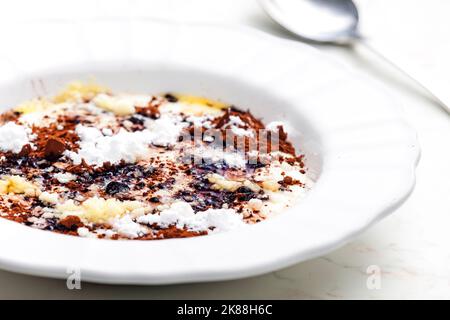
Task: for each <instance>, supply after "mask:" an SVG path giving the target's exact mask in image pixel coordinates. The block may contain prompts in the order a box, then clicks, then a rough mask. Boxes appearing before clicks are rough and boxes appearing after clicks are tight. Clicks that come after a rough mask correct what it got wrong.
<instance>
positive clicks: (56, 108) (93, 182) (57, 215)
mask: <svg viewBox="0 0 450 320" xmlns="http://www.w3.org/2000/svg"><path fill="white" fill-rule="evenodd" d="M290 131H292V129H291V128H289V126H288V125H285V124H283V123H281V122H271V123H268V124H264V123H263V122H262V120H261V119H258V118H256V117H254V116H253V115H252V114H251V113H250V112H249V111H242V110H241V109H239V108H237V107H235V106H231V105H227V104H225V103H222V102H218V101H213V100H209V99H206V98H203V97H196V96H189V95H183V94H174V93H166V94H159V95H149V94H139V95H137V94H128V93H114V92H112V91H111V90H110V89H108V88H106V87H103V86H100V85H97V84H93V83H90V84H83V83H79V82H74V83H71V84H69V85H68V86H67V88H66V89H65V90H63V91H62V92H60V93H59V94H57V95H56V96H54V97H42V98H38V99H34V100H31V101H26V102H24V103H22V104H20V105H18V106H16V107H14V108H12V109H11V110H9V111H7V112H4V113H3V114H1V115H0V216H1V217H3V218H6V219H9V220H13V221H16V222H19V223H22V224H25V225H27V226H30V227H33V228H38V229H42V230H48V231H53V232H57V233H63V234H68V235H73V236H81V237H93V238H102V239H114V240H116V239H133V240H158V239H167V238H184V237H193V236H201V235H207V234H210V233H217V232H222V231H227V230H231V229H236V228H242V230H243V232H245V229H244V228H246V227H248V226H249V225H251V224H255V223H258V222H261V221H263V220H265V219H267V218H270V217H271V216H273V215H276V214H279V213H280V212H282V211H283V210H285V209H286V208H287V207H291V206H292V205H293V204H294V203H295V202H296V201H298V200H299V199H300V198H301V197H303V196H304V195H305V192H306V191H307V190H308V189H309V188H310V187H311V185H312V182H311V181H310V180H309V179H308V177H307V174H306V173H307V168H306V167H305V164H304V155H302V154H299V153H296V151H295V148H294V147H293V146H292V144H291V143H290V141H289V140H288V133H289V132H290Z"/></svg>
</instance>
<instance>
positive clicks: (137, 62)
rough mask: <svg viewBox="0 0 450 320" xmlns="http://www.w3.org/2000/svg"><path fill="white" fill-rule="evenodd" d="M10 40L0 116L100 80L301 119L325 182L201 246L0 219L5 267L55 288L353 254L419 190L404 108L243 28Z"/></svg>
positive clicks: (3, 58) (174, 279) (82, 30)
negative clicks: (59, 230)
mask: <svg viewBox="0 0 450 320" xmlns="http://www.w3.org/2000/svg"><path fill="white" fill-rule="evenodd" d="M11 30H14V32H11ZM0 35H1V39H2V42H3V43H4V44H8V45H7V46H4V47H3V50H2V52H1V53H0V70H1V72H0V105H1V106H2V108H5V109H6V108H7V107H11V106H13V105H14V104H16V103H18V102H20V101H22V100H24V99H28V98H31V97H35V96H36V95H39V94H48V93H54V92H56V91H57V90H58V89H60V88H61V87H62V86H63V85H64V84H66V83H67V82H69V81H71V80H74V79H81V80H83V79H86V78H89V77H90V76H93V77H95V79H96V80H97V81H98V82H100V83H102V84H106V85H109V86H111V87H112V88H113V89H116V90H124V91H132V92H136V93H142V92H149V93H151V92H162V91H175V92H185V93H191V94H196V95H203V96H207V97H210V98H217V99H222V100H224V101H226V102H229V103H233V104H236V105H238V106H240V107H244V108H250V109H251V110H252V112H253V113H255V114H256V115H257V116H261V117H264V119H265V120H266V121H271V120H280V119H281V120H287V121H289V123H290V124H292V125H293V126H294V127H295V128H296V129H297V130H298V131H299V132H300V134H299V135H298V136H296V137H294V140H295V144H296V146H297V147H300V149H301V151H302V152H303V153H305V154H306V155H307V165H308V166H309V168H310V174H311V176H312V178H313V179H314V180H315V181H316V184H315V187H314V188H313V190H312V191H311V192H310V193H309V195H308V196H307V197H306V198H305V199H304V201H302V202H301V203H300V204H299V205H297V206H296V207H294V208H292V210H289V211H287V212H285V213H284V214H281V215H279V216H278V217H276V218H273V219H271V220H268V221H266V222H263V223H260V224H258V225H255V226H251V227H249V228H248V229H247V230H246V231H245V232H229V233H223V234H217V235H212V236H206V237H198V238H191V239H174V240H162V241H142V242H141V241H108V240H95V239H84V238H77V237H71V236H64V235H58V234H54V233H51V232H47V231H40V230H35V229H32V228H29V227H25V226H22V225H20V224H18V223H14V222H10V221H7V220H4V219H0V243H1V244H2V245H1V247H2V249H1V250H0V267H1V268H4V269H7V270H11V271H16V272H22V273H27V274H34V275H41V276H48V277H57V278H65V277H66V276H67V271H68V270H73V268H79V270H80V271H81V276H82V280H84V281H95V282H103V283H117V284H118V283H128V284H165V283H180V282H198V281H210V280H219V279H234V278H240V277H247V276H251V275H257V274H261V273H265V272H269V271H272V270H275V269H279V268H282V267H286V266H288V265H291V264H294V263H297V262H300V261H303V260H306V259H310V258H312V257H315V256H319V255H322V254H325V253H327V252H329V251H331V250H333V249H335V248H337V247H339V246H341V245H343V244H345V243H346V242H348V241H349V240H351V239H353V238H354V237H355V236H356V235H358V234H359V233H361V232H362V231H363V230H364V229H366V228H367V227H368V226H370V225H371V224H373V223H374V222H376V221H377V220H379V219H380V218H382V217H384V216H386V215H387V214H388V213H390V212H392V211H393V210H394V209H396V208H397V207H398V206H399V205H400V204H401V203H402V202H403V201H404V200H405V199H406V198H407V196H408V195H409V194H410V192H411V190H412V188H413V186H414V170H415V166H416V163H417V160H418V156H419V147H418V143H417V140H416V134H415V133H414V131H413V130H411V128H410V127H409V126H407V125H406V124H405V123H404V121H403V120H402V119H401V117H399V115H398V108H397V106H396V105H395V103H393V102H392V100H391V99H390V98H389V97H387V96H386V95H385V94H384V93H383V91H381V90H380V89H378V88H376V85H375V84H373V83H371V82H370V81H369V80H367V79H366V78H365V77H363V76H361V75H358V74H355V73H351V72H350V71H348V70H345V68H343V67H341V66H340V65H337V64H336V63H334V62H333V61H329V60H328V58H326V57H325V56H322V55H321V54H320V53H319V52H317V51H315V50H314V49H312V48H310V47H308V46H306V45H302V44H300V43H297V42H290V41H285V40H279V39H276V38H274V37H271V36H268V35H266V34H263V33H261V32H257V31H254V30H251V29H245V28H234V27H221V26H211V25H186V24H170V23H164V22H155V21H147V20H135V21H128V20H101V21H84V22H77V23H74V22H61V21H60V22H53V23H52V22H48V23H42V24H31V23H30V24H23V25H17V26H14V25H12V26H11V29H9V30H2V31H1V32H0ZM5 244H7V245H5Z"/></svg>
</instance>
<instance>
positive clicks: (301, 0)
mask: <svg viewBox="0 0 450 320" xmlns="http://www.w3.org/2000/svg"><path fill="white" fill-rule="evenodd" d="M259 2H260V4H261V5H262V7H263V8H264V10H265V11H266V12H267V13H268V14H269V16H270V17H272V19H274V20H275V21H276V22H277V23H278V24H280V25H281V26H282V27H284V28H285V29H287V30H288V31H290V32H292V33H294V34H295V35H297V36H299V37H300V38H302V39H303V40H306V41H310V42H319V43H334V44H351V43H353V42H354V41H355V40H356V39H358V38H359V36H358V22H359V15H358V9H357V8H356V6H355V4H354V3H353V1H351V0H260V1H259Z"/></svg>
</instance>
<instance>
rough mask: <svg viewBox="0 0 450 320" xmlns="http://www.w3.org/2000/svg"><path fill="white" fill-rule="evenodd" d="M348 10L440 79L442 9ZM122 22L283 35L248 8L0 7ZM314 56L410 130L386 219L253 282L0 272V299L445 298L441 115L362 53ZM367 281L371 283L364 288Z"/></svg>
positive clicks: (19, 3)
mask: <svg viewBox="0 0 450 320" xmlns="http://www.w3.org/2000/svg"><path fill="white" fill-rule="evenodd" d="M357 3H358V5H359V7H360V9H361V18H362V29H363V32H364V33H365V34H366V35H367V36H368V37H369V38H370V41H371V43H372V44H373V45H374V46H375V47H377V48H378V49H379V50H381V51H383V52H384V53H386V54H388V55H391V56H392V57H394V56H395V59H401V60H402V59H405V60H406V59H407V60H408V63H409V64H413V65H414V64H415V63H417V64H418V65H420V66H421V67H422V68H423V67H424V66H429V67H430V68H432V69H433V70H435V71H434V72H435V74H436V77H439V76H440V75H442V76H443V77H444V76H447V74H448V73H449V72H450V67H449V64H448V62H447V61H443V60H444V58H445V57H448V56H449V55H450V48H449V47H448V45H447V47H445V45H443V44H442V41H441V40H442V38H441V37H442V36H443V35H447V38H448V33H449V32H450V20H448V19H446V17H445V15H443V12H447V13H448V12H450V11H449V10H450V2H449V1H445V0H377V1H374V0H360V1H357ZM24 8H27V10H24ZM123 15H126V16H150V17H156V18H164V19H183V20H189V21H199V22H201V21H207V22H219V23H220V22H226V23H231V24H243V25H250V26H253V27H256V28H258V29H260V30H263V31H265V32H269V33H272V34H275V35H278V36H280V37H290V35H288V34H286V33H285V32H283V31H282V30H281V28H279V27H277V26H276V25H275V24H273V23H272V22H271V21H270V20H269V19H268V18H267V17H266V16H265V14H264V13H263V12H262V11H261V9H260V8H259V6H258V5H257V4H256V1H254V0H227V1H225V0H129V1H121V0H103V1H100V0H97V1H92V0H89V1H87V0H83V1H57V0H40V1H31V0H16V1H15V2H14V4H13V3H12V2H9V4H4V5H3V6H2V10H1V12H0V21H2V23H6V24H7V22H8V21H9V20H11V19H13V20H22V19H23V20H27V19H79V18H92V17H95V16H108V17H116V16H123ZM396 17H397V18H396ZM12 32H13V31H12ZM447 40H448V39H447ZM447 43H448V41H447ZM318 48H319V49H320V50H323V51H326V52H328V53H329V54H330V56H332V57H333V58H334V59H337V60H340V61H342V62H344V63H346V64H348V65H349V66H351V67H352V68H355V69H357V70H360V71H361V72H364V73H367V74H369V75H370V76H371V77H373V78H374V79H377V80H379V81H381V82H384V84H385V86H386V88H387V89H388V90H390V92H391V94H392V95H393V96H394V97H395V98H396V99H397V100H398V102H399V103H401V104H402V105H403V108H404V112H405V117H406V118H407V119H408V120H409V122H410V123H411V124H412V125H413V126H414V127H415V128H416V130H417V131H418V134H419V140H420V144H421V147H422V159H421V161H420V164H419V167H418V169H417V186H416V189H415V191H414V193H413V194H412V196H411V197H410V199H409V200H408V201H407V202H406V203H405V204H404V205H403V206H402V207H401V208H400V209H398V210H397V211H396V212H395V213H394V214H393V215H391V216H390V217H388V218H387V219H385V220H383V221H382V222H380V223H379V224H378V225H376V226H375V227H373V228H371V229H370V230H369V231H367V232H366V233H364V234H363V235H362V236H360V237H359V238H358V239H357V240H356V241H354V242H353V243H351V244H349V245H347V246H346V247H344V248H341V249H339V250H337V251H335V252H333V253H331V254H329V255H327V256H325V257H321V258H318V259H314V260H311V261H308V262H304V263H300V264H298V265H295V266H293V267H290V268H287V269H284V270H280V271H278V272H274V273H271V274H267V275H264V276H260V277H255V278H250V279H244V280H236V281H228V282H219V283H206V284H189V285H174V286H154V287H133V286H104V285H96V284H88V283H82V289H81V290H68V289H67V288H66V284H65V281H61V280H52V279H43V278H37V277H31V276H24V275H19V274H14V273H9V272H4V271H0V298H4V299H5V298H193V299H196V298H238V299H239V298H242V299H244V298H261V299H263V298H264V299H270V298H288V299H297V298H306V299H308V298H319V299H340V298H362V299H371V298H381V299H392V298H394V299H396V298H439V299H444V298H446V299H449V298H450V231H449V225H450V196H449V192H450V169H449V165H450V148H449V139H450V117H449V115H448V114H446V113H445V112H444V111H443V110H442V109H440V108H439V106H438V105H437V104H436V103H434V102H433V101H432V100H430V99H429V98H428V97H427V96H426V95H425V94H423V93H422V92H421V91H420V90H418V88H416V87H415V86H414V85H413V84H411V83H410V82H408V80H407V79H405V78H404V77H402V76H401V75H399V74H397V73H396V72H395V71H394V70H392V69H390V68H389V67H388V66H387V65H386V64H384V63H383V62H380V61H379V60H378V59H377V57H376V56H375V55H373V54H371V53H370V52H368V51H367V50H365V49H364V48H356V50H354V51H350V50H349V49H345V48H334V47H330V46H326V47H318ZM437 48H439V50H438V49H437ZM3 49H5V47H3ZM445 50H447V51H445ZM437 51H439V53H437ZM442 51H444V53H445V54H444V53H443V52H442ZM449 88H450V84H449ZM370 266H376V268H379V270H381V274H380V278H379V282H378V283H379V288H372V289H371V288H369V287H370V286H369V287H368V286H367V281H368V279H369V278H368V277H369V275H368V274H367V268H368V267H370ZM371 279H374V278H370V279H369V282H370V280H371ZM371 283H372V282H371ZM375 283H377V282H375Z"/></svg>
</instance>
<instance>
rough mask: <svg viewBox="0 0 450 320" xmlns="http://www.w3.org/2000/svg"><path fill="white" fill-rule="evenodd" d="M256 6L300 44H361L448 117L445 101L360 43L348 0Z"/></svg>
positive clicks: (263, 0) (279, 0)
mask: <svg viewBox="0 0 450 320" xmlns="http://www.w3.org/2000/svg"><path fill="white" fill-rule="evenodd" d="M259 2H260V4H261V6H262V7H263V9H264V10H265V11H266V12H267V14H268V15H269V16H270V17H271V18H272V19H273V20H275V21H276V22H277V23H279V24H280V25H281V26H282V27H284V28H285V29H287V30H288V31H290V32H292V33H294V34H295V35H297V36H298V37H299V38H300V39H301V40H305V41H309V42H316V43H328V44H336V45H353V44H355V43H359V44H363V45H364V46H365V47H366V48H368V49H369V50H370V51H372V52H373V53H375V54H376V55H378V56H379V57H380V58H382V59H383V60H384V61H385V62H387V63H388V64H389V65H391V66H392V67H394V68H395V69H396V70H398V71H399V72H401V73H402V74H403V75H405V76H407V77H408V78H409V79H411V80H412V81H413V82H415V83H416V85H418V86H420V87H421V88H422V89H423V90H424V91H425V92H427V93H428V94H429V95H430V96H431V97H432V98H433V99H434V100H435V101H437V102H438V103H439V104H440V105H441V106H442V107H443V108H444V109H445V110H446V111H447V112H449V113H450V107H449V106H450V101H443V100H445V98H443V97H438V96H437V95H436V92H432V88H431V87H430V86H428V87H425V86H424V85H423V84H422V83H421V82H419V80H418V79H416V78H414V77H412V76H411V75H410V74H409V73H408V72H406V71H405V70H402V69H401V68H400V67H398V66H397V65H395V64H393V63H392V62H391V61H390V60H389V59H387V58H386V57H384V56H383V55H382V54H380V53H379V52H378V51H377V50H375V49H373V48H372V47H371V46H370V45H369V44H368V43H366V42H365V41H364V38H363V37H362V36H361V35H360V34H359V32H358V23H359V15H358V9H357V7H356V6H355V4H354V3H353V1H352V0H259ZM447 100H448V99H447Z"/></svg>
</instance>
